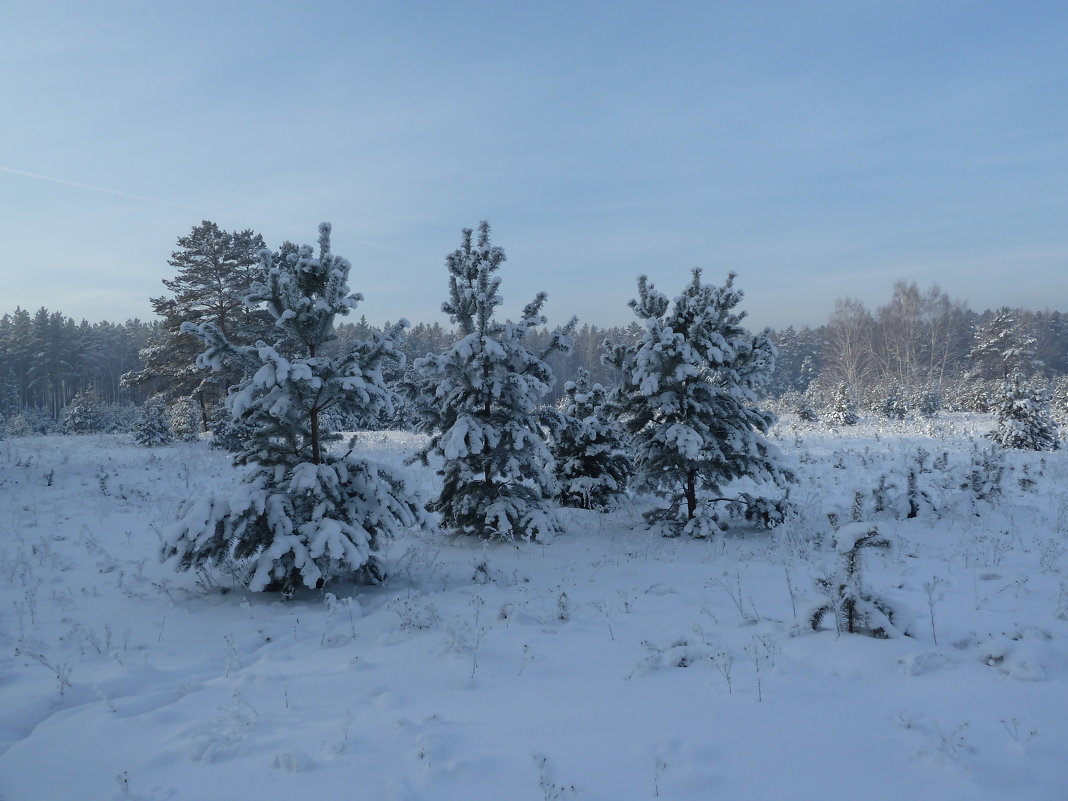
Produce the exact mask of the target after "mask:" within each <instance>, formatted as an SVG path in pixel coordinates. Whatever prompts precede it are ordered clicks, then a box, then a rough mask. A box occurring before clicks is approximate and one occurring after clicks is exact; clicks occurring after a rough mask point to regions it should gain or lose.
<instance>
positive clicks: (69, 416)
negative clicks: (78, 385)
mask: <svg viewBox="0 0 1068 801" xmlns="http://www.w3.org/2000/svg"><path fill="white" fill-rule="evenodd" d="M103 423H104V421H103V410H102V409H101V404H100V398H99V397H98V396H97V394H96V392H94V391H93V390H92V389H85V390H82V391H81V392H79V393H78V394H77V395H75V396H74V397H73V398H71V400H70V403H68V404H67V406H66V407H65V408H64V409H63V430H64V431H65V432H67V433H68V434H95V433H97V432H98V431H100V430H102V429H103Z"/></svg>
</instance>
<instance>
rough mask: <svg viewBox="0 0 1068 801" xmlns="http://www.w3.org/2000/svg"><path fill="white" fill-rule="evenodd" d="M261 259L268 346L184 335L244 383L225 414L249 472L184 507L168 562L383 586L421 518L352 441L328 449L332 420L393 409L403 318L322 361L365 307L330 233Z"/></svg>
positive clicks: (277, 587)
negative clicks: (242, 435)
mask: <svg viewBox="0 0 1068 801" xmlns="http://www.w3.org/2000/svg"><path fill="white" fill-rule="evenodd" d="M262 259H263V262H262V266H263V274H264V276H265V277H266V282H265V283H257V284H254V285H253V287H252V289H251V292H250V296H249V300H250V302H258V303H261V304H263V305H264V306H265V309H266V312H267V313H268V314H269V315H270V317H271V319H273V320H274V324H275V326H276V328H277V330H278V334H279V337H280V339H279V341H278V342H276V343H275V345H273V346H272V345H268V344H266V343H264V342H263V341H260V342H258V343H257V345H256V346H255V347H249V346H239V345H234V344H232V343H231V342H230V340H229V339H228V338H227V336H226V335H225V334H224V332H223V331H221V330H220V329H219V328H218V327H217V326H216V325H215V324H214V323H211V322H206V323H201V324H200V325H193V324H187V325H186V326H185V331H186V332H188V333H189V334H192V335H194V336H196V337H197V338H199V339H200V340H202V341H203V342H204V343H205V344H206V345H207V350H206V351H205V352H204V353H203V354H201V356H200V357H199V358H198V364H199V365H200V366H201V367H209V366H210V367H212V368H213V369H216V370H218V369H221V368H222V367H223V365H224V364H225V361H226V360H227V359H233V360H235V361H237V362H238V363H240V364H241V365H243V367H244V368H245V370H246V371H247V374H248V375H249V376H250V377H249V378H247V379H246V380H244V381H243V382H242V383H241V384H240V385H238V386H236V387H234V388H233V390H232V391H231V392H230V394H229V396H228V398H227V406H228V408H229V410H230V414H231V416H232V417H233V418H234V420H235V421H238V422H240V423H242V424H244V425H245V426H246V427H247V428H248V429H249V430H250V432H251V433H250V434H249V436H248V437H247V438H246V439H244V440H242V442H241V443H240V450H239V451H238V453H237V454H236V455H235V461H236V462H237V463H238V464H243V465H247V468H248V469H247V471H246V473H245V476H244V478H243V480H242V483H241V485H240V487H239V488H238V490H237V491H236V492H235V493H234V494H233V495H231V496H230V497H220V496H215V497H207V498H196V499H193V500H191V501H190V502H188V503H187V504H186V506H185V507H184V510H183V513H182V516H181V520H180V522H179V524H178V525H177V526H176V527H175V529H174V530H173V532H172V533H171V536H170V537H169V539H168V540H167V542H166V544H165V546H164V548H163V557H164V558H165V559H171V558H173V559H175V560H176V561H177V565H178V567H179V569H189V568H199V567H202V566H205V565H224V566H230V567H233V568H234V569H235V570H236V571H237V572H238V573H239V577H240V579H241V580H242V581H244V582H245V583H246V584H247V585H248V587H249V589H251V590H254V591H259V590H268V591H281V592H282V593H283V594H284V595H286V596H289V595H292V593H293V592H295V591H296V590H297V589H298V588H299V587H300V586H305V587H317V586H322V585H323V584H325V583H326V582H328V581H330V580H332V579H337V578H342V579H343V578H355V579H362V580H372V581H373V580H378V579H380V578H381V577H382V571H381V566H380V563H379V558H378V551H379V548H380V546H381V544H382V541H383V539H385V538H388V537H390V536H391V535H392V534H394V533H395V532H396V531H398V530H400V529H402V528H406V527H411V526H415V525H417V524H419V523H420V522H421V516H420V513H419V511H418V509H417V507H416V506H415V505H414V504H413V502H412V501H411V500H410V499H409V497H408V495H407V493H406V491H405V489H404V486H403V485H402V483H401V482H400V481H398V480H397V479H396V478H394V477H392V476H391V475H389V474H388V473H387V472H385V471H384V470H382V469H381V468H379V467H378V466H376V465H374V464H372V463H370V462H368V461H366V460H363V459H359V458H357V457H356V456H355V454H354V448H355V440H353V442H350V443H349V448H348V450H347V451H343V452H339V451H337V450H332V449H331V448H330V447H329V446H330V443H332V442H334V441H335V440H337V439H339V438H340V436H339V435H338V434H337V433H335V432H334V431H332V430H331V428H330V426H329V419H330V416H331V413H332V412H337V411H350V412H356V411H364V412H373V411H377V410H383V411H388V409H389V407H390V406H391V404H392V393H391V391H390V390H389V389H388V388H387V387H386V385H385V382H384V380H383V378H382V364H383V362H384V360H385V359H386V358H387V357H388V356H390V355H391V354H393V353H394V351H395V349H396V343H397V339H398V338H399V337H400V334H401V331H402V329H403V327H404V326H406V325H407V323H406V322H404V321H402V322H400V323H398V324H397V325H395V326H393V328H392V329H390V330H389V331H386V332H377V331H375V332H371V336H370V338H369V339H366V340H353V341H351V342H349V343H348V344H347V345H346V346H345V347H344V348H341V349H340V350H339V351H337V352H336V353H334V354H332V355H324V354H325V352H326V350H328V349H329V348H328V346H329V344H330V343H331V342H332V341H333V340H334V338H335V334H334V319H335V317H336V316H338V315H345V314H348V313H349V310H350V309H352V308H353V307H354V306H355V305H356V303H357V302H358V301H360V300H362V296H361V295H360V294H358V293H355V294H350V293H349V288H348V285H347V280H348V274H349V269H350V266H349V263H348V261H346V260H345V259H343V258H341V257H340V256H335V255H334V254H333V253H331V252H330V226H329V225H328V224H326V223H323V224H322V225H321V226H320V228H319V254H318V256H315V255H314V254H313V251H312V248H311V247H310V246H307V245H305V246H304V247H302V248H300V249H299V250H298V251H297V252H294V253H291V254H290V255H289V256H288V257H286V258H285V259H284V260H283V261H282V262H278V263H276V262H275V261H274V260H273V259H272V257H271V254H270V253H269V252H267V251H263V253H262ZM283 339H284V341H285V343H286V347H285V354H286V355H283V353H282V352H280V351H281V344H280V343H281V342H282V341H283Z"/></svg>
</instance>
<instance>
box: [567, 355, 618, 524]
mask: <svg viewBox="0 0 1068 801" xmlns="http://www.w3.org/2000/svg"><path fill="white" fill-rule="evenodd" d="M607 394H608V393H607V392H606V390H605V388H604V387H603V386H601V385H600V384H591V383H590V373H589V371H588V370H584V369H583V368H581V367H580V368H579V369H578V375H577V378H576V380H575V381H568V382H567V383H566V384H564V399H563V410H562V411H563V413H562V414H561V415H560V417H559V420H558V424H557V425H555V426H553V428H554V431H553V443H552V454H553V458H554V459H555V460H556V480H557V483H558V485H559V494H558V495H557V498H558V499H559V501H560V503H561V504H562V505H563V506H574V507H577V508H579V509H608V508H611V507H612V506H615V505H616V504H617V503H618V502H619V499H620V498H621V497H622V496H623V494H624V492H625V490H626V487H627V482H628V481H629V480H630V477H631V475H632V474H633V473H634V468H633V466H632V465H631V463H630V457H629V456H628V455H627V452H626V447H625V443H624V439H623V434H622V432H621V431H620V429H619V427H618V425H617V424H616V422H615V421H614V420H612V419H611V418H610V417H609V416H608V414H607V412H606V411H605V403H606V401H607Z"/></svg>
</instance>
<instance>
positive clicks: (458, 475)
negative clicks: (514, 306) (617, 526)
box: [406, 222, 574, 540]
mask: <svg viewBox="0 0 1068 801" xmlns="http://www.w3.org/2000/svg"><path fill="white" fill-rule="evenodd" d="M473 235H474V232H473V231H472V230H471V229H469V228H465V229H464V232H463V240H462V244H461V246H460V248H459V249H458V250H456V251H454V252H453V253H451V254H449V256H448V257H447V258H446V266H447V268H448V271H449V300H448V301H447V302H446V303H445V304H443V306H442V310H443V311H444V312H445V313H446V314H448V315H449V318H450V320H451V321H452V322H453V323H455V324H456V325H457V326H458V327H459V332H460V334H461V337H462V338H461V339H460V340H459V341H458V342H456V343H455V344H454V345H453V346H452V347H451V348H449V349H448V350H447V351H446V352H445V353H444V354H442V355H440V356H435V355H428V356H425V357H424V358H421V359H417V360H416V361H415V364H414V367H415V370H416V374H415V375H413V374H409V375H408V377H407V379H406V387H407V392H408V393H409V394H411V395H412V396H413V401H414V403H413V407H414V408H415V410H416V412H417V413H418V414H419V415H420V416H421V417H422V418H423V421H424V426H425V428H426V429H427V430H429V431H431V432H432V434H431V438H430V442H429V443H428V444H427V446H426V448H425V449H424V450H423V451H422V452H421V453H420V455H419V457H418V458H420V459H422V461H423V462H424V463H425V464H426V463H429V459H430V456H431V455H432V454H437V455H438V456H440V458H441V459H442V465H441V474H442V476H443V482H442V488H441V494H440V495H439V496H438V498H437V500H435V501H432V502H431V503H430V504H428V506H427V508H428V509H429V510H430V511H436V512H440V513H441V518H442V521H443V522H444V524H445V525H446V526H447V527H448V528H450V529H452V530H453V531H455V532H457V533H462V534H475V535H478V536H484V537H491V538H495V539H507V540H511V539H524V540H531V539H540V538H544V537H546V536H549V535H551V534H552V533H553V532H554V531H556V530H557V529H558V527H559V526H558V523H557V520H556V515H555V514H554V512H553V510H552V508H551V502H552V498H553V497H554V495H555V494H556V486H555V485H556V482H555V479H554V477H553V458H552V454H551V453H550V452H549V447H548V445H547V443H546V441H545V434H544V433H543V430H542V427H541V425H540V421H539V417H538V413H537V405H538V403H539V401H540V400H541V399H542V398H543V397H545V395H546V394H547V393H548V392H549V390H550V389H551V387H552V383H553V374H552V370H551V369H550V368H549V366H548V365H547V364H546V363H545V358H546V357H547V356H548V355H549V354H550V353H553V352H555V351H566V350H567V349H568V348H569V347H570V334H571V329H573V328H574V321H572V322H571V323H570V324H569V325H568V326H566V327H565V328H563V329H559V330H557V331H556V332H554V334H553V335H552V336H551V337H550V338H549V344H548V346H547V347H546V349H545V350H544V352H542V353H541V354H540V355H537V354H534V353H531V352H530V350H528V349H527V348H526V347H525V346H524V344H523V337H524V336H525V335H526V334H527V333H528V332H530V331H531V330H533V329H536V328H537V327H539V326H544V325H545V317H544V316H543V315H542V313H541V309H542V306H543V305H544V304H545V300H546V295H545V293H544V292H539V293H538V295H537V297H535V298H534V300H533V301H532V302H531V303H529V304H528V305H527V306H526V308H524V309H523V314H522V317H521V318H520V320H519V322H517V323H512V322H504V323H502V322H498V321H497V320H495V319H494V317H493V311H494V309H495V308H496V307H497V306H499V305H500V304H501V296H500V292H499V289H500V284H501V279H500V277H498V276H497V275H496V272H497V270H498V269H500V266H501V264H502V263H503V262H504V260H505V255H504V250H503V249H502V248H500V247H498V246H496V245H492V244H490V228H489V223H487V222H483V223H482V224H481V225H480V226H479V229H478V238H477V240H476V239H474V238H473Z"/></svg>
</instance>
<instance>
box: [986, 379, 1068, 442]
mask: <svg viewBox="0 0 1068 801" xmlns="http://www.w3.org/2000/svg"><path fill="white" fill-rule="evenodd" d="M993 412H994V419H995V420H996V421H997V428H996V429H995V430H994V431H992V432H990V434H989V437H990V438H991V439H992V440H994V441H995V442H997V443H998V444H999V445H1002V446H1004V447H1006V448H1021V449H1024V450H1032V451H1055V450H1057V448H1058V447H1060V429H1059V426H1058V425H1057V421H1056V420H1055V419H1054V418H1053V414H1052V413H1051V411H1050V393H1049V392H1048V391H1046V390H1045V389H1043V388H1041V387H1038V386H1029V385H1028V384H1027V383H1025V382H1024V380H1023V377H1022V376H1021V375H1020V374H1018V373H1017V374H1015V375H1013V376H1012V377H1011V378H1009V379H1006V380H1005V382H1004V383H1003V384H1002V385H1001V392H1000V393H999V394H998V395H997V396H996V397H995V398H994V401H993Z"/></svg>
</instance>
